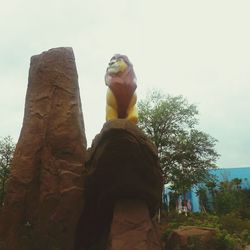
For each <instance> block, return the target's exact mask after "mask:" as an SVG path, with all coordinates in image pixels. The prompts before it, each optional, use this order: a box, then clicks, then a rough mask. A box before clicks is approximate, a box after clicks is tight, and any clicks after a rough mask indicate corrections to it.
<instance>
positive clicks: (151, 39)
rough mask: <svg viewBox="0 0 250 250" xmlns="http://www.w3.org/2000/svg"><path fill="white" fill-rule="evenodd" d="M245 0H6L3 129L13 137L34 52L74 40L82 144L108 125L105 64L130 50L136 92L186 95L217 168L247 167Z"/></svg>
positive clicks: (0, 76)
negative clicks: (210, 141) (211, 141)
mask: <svg viewBox="0 0 250 250" xmlns="http://www.w3.org/2000/svg"><path fill="white" fill-rule="evenodd" d="M249 13H250V1H249V0H245V1H244V0H171V1H169V0H124V1H117V0H71V1H63V0H60V1H59V0H57V1H55V0H43V1H36V0H25V1H21V0H13V1H11V0H9V1H2V2H1V8H0V34H1V38H0V84H1V89H0V117H1V123H0V137H4V136H6V135H11V136H12V137H13V138H14V140H15V141H17V140H18V137H19V133H20V129H21V126H22V119H23V113H24V100H25V94H26V89H27V82H28V71H29V63H30V57H31V56H32V55H35V54H40V53H41V52H43V51H46V50H48V49H50V48H55V47H61V46H70V47H73V49H74V53H75V57H76V64H77V68H78V75H79V85H80V90H81V99H82V105H83V113H84V121H85V127H86V135H87V139H88V144H89V145H90V144H91V140H92V139H93V137H94V135H95V134H97V133H98V132H99V131H100V129H101V128H102V125H103V123H104V118H105V114H104V110H105V95H106V86H105V84H104V74H105V70H106V66H107V63H108V61H109V59H110V58H111V56H112V55H113V54H115V53H124V54H126V55H128V57H129V58H130V60H131V61H132V63H133V64H134V68H135V72H136V75H137V79H138V90H137V93H138V97H139V99H140V98H143V97H144V96H145V93H146V92H147V91H148V90H149V89H152V88H159V89H161V90H162V91H163V92H164V93H165V94H171V95H183V96H184V97H186V98H187V99H188V101H189V102H190V103H195V104H197V106H198V109H199V112H200V116H199V118H200V126H199V128H200V129H201V130H203V131H205V132H207V133H209V134H210V135H212V136H213V137H215V138H216V139H218V140H219V142H218V144H217V147H216V148H217V151H218V152H219V153H220V154H221V158H220V160H219V161H218V165H219V167H233V166H250V132H249V130H250V112H249V111H250V84H249V83H250V32H249V28H250V14H249Z"/></svg>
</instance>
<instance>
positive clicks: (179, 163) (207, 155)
mask: <svg viewBox="0 0 250 250" xmlns="http://www.w3.org/2000/svg"><path fill="white" fill-rule="evenodd" d="M138 110H139V124H138V126H139V127H140V128H141V129H142V130H144V132H145V133H146V134H147V135H148V137H149V138H150V139H151V140H152V141H153V142H154V143H155V145H156V147H157V149H158V155H159V159H160V164H161V168H162V171H163V175H164V178H165V183H170V184H171V185H172V189H173V190H175V191H177V192H179V193H185V192H186V191H188V190H189V189H190V188H191V187H192V186H193V185H195V184H197V183H199V182H203V181H208V177H209V174H208V170H209V169H211V168H215V167H216V165H215V162H216V160H217V158H218V156H219V155H218V154H217V152H216V151H215V149H214V147H215V143H216V140H215V139H214V138H213V137H211V136H210V135H208V134H207V133H204V132H202V131H200V130H198V129H197V128H196V125H198V119H197V115H198V110H197V107H196V106H195V105H194V104H189V103H188V102H187V100H186V99H185V98H183V97H182V96H174V97H173V96H170V95H164V94H161V93H160V92H159V91H153V92H151V93H150V94H149V95H148V96H147V97H146V98H145V99H144V100H141V101H140V102H139V103H138Z"/></svg>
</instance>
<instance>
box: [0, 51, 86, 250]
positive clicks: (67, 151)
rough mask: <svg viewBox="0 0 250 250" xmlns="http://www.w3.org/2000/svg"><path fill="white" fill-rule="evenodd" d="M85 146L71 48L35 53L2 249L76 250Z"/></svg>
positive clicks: (2, 224) (1, 225) (9, 188)
mask: <svg viewBox="0 0 250 250" xmlns="http://www.w3.org/2000/svg"><path fill="white" fill-rule="evenodd" d="M85 148H86V139H85V134H84V123H83V117H82V110H81V101H80V94H79V86H78V76H77V69H76V65H75V58H74V54H73V50H72V49H71V48H56V49H51V50H49V51H47V52H44V53H42V54H40V55H36V56H33V57H32V58H31V63H30V71H29V81H28V89H27V94H26V103H25V113H24V120H23V126H22V130H21V134H20V138H19V140H18V143H17V147H16V151H15V154H14V159H13V164H12V168H11V173H10V178H9V181H8V185H7V194H6V199H5V201H4V207H3V216H2V220H1V222H0V232H1V235H2V243H3V246H2V248H3V249H5V250H22V249H25V250H29V249H32V250H36V249H39V250H40V249H43V250H45V249H48V250H50V249H60V250H70V249H72V244H73V238H74V233H75V227H76V223H77V221H78V219H79V216H80V212H81V210H82V207H83V182H84V175H85V170H84V160H85Z"/></svg>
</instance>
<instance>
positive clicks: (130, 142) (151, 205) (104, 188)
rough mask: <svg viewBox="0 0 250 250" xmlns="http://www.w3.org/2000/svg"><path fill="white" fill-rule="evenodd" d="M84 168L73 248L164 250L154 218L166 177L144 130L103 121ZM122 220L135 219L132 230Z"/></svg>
mask: <svg viewBox="0 0 250 250" xmlns="http://www.w3.org/2000/svg"><path fill="white" fill-rule="evenodd" d="M86 168H87V171H88V174H87V177H86V181H85V189H86V193H85V199H86V203H85V207H84V210H83V213H82V215H81V218H80V221H79V225H78V228H77V237H76V245H75V250H82V249H86V250H88V249H98V250H99V249H100V250H104V249H112V250H126V249H131V250H132V249H141V250H151V249H152V250H153V249H155V250H156V249H160V243H159V241H158V243H155V242H156V241H157V237H155V235H156V232H155V231H154V227H153V224H152V220H151V218H152V217H153V216H154V215H155V213H156V211H157V209H158V208H159V206H160V203H161V192H162V185H163V180H162V173H161V170H160V166H159V161H158V157H157V151H156V148H155V147H154V145H153V144H152V143H151V142H150V141H149V140H148V139H147V138H146V136H145V135H144V134H143V133H142V131H141V130H140V129H138V127H137V126H136V125H134V124H133V123H131V122H130V121H128V120H124V119H118V120H113V121H109V122H107V123H105V124H104V126H103V129H102V131H101V132H100V134H99V135H97V136H96V138H95V140H94V141H93V144H92V147H91V148H90V149H89V151H88V153H87V161H86ZM126 201H129V202H126ZM124 210H127V211H128V210H129V211H130V212H128V213H123V211H124ZM112 218H113V221H112ZM124 221H125V222H126V221H130V222H131V221H134V226H133V229H132V230H131V228H129V227H128V225H127V224H126V223H123V222H124ZM121 224H123V225H121ZM136 228H137V229H136ZM132 234H135V235H134V236H133V237H134V238H133V239H134V240H135V241H133V242H132V241H131V238H130V236H131V235H132ZM118 238H119V239H120V240H117V239H118ZM144 241H146V243H145V242H144ZM129 242H130V243H129ZM143 242H144V243H145V244H144V243H143ZM142 244H143V245H142ZM157 244H158V246H159V247H158V248H156V247H155V248H152V247H150V246H156V245H157ZM108 245H110V247H109V248H108ZM118 245H119V246H120V248H119V247H118ZM133 245H134V247H136V246H137V247H139V246H142V247H141V248H131V247H132V246H133ZM126 246H128V247H129V248H126Z"/></svg>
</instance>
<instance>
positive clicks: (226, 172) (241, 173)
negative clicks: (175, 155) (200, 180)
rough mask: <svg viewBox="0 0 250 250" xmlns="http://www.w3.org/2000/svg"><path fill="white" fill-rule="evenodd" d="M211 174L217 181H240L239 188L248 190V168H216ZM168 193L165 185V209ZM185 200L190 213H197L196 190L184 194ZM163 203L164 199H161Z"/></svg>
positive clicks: (249, 181)
mask: <svg viewBox="0 0 250 250" xmlns="http://www.w3.org/2000/svg"><path fill="white" fill-rule="evenodd" d="M211 173H212V174H214V175H215V176H216V178H217V180H218V181H219V182H220V181H223V180H229V181H230V180H232V179H234V178H239V179H242V184H241V188H243V189H244V188H250V167H239V168H218V169H213V170H211ZM169 192H171V189H169V188H168V186H167V185H166V186H165V188H164V193H163V196H164V197H165V201H167V204H165V207H167V206H168V205H169ZM186 197H187V199H190V200H191V204H192V212H199V211H200V206H199V197H198V196H197V195H196V188H195V187H193V188H192V189H191V191H190V192H188V193H187V194H186ZM163 203H164V199H163Z"/></svg>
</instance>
